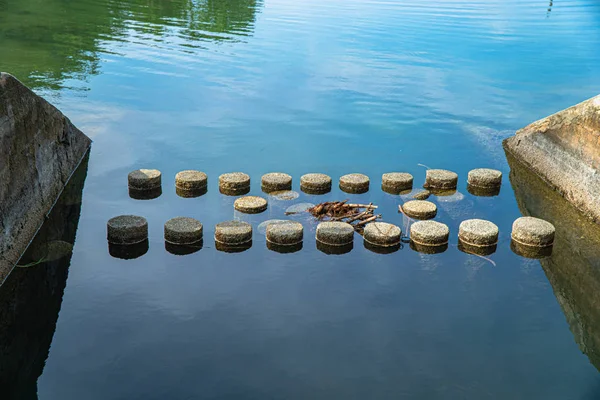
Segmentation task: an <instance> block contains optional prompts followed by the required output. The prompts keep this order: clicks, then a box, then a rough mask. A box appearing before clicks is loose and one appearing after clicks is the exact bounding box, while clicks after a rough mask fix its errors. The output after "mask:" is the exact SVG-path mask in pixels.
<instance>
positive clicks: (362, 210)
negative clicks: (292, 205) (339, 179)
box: [307, 200, 381, 233]
mask: <svg viewBox="0 0 600 400" xmlns="http://www.w3.org/2000/svg"><path fill="white" fill-rule="evenodd" d="M376 209H377V206H375V205H373V203H370V204H352V203H348V200H344V201H327V202H325V203H321V204H317V205H316V206H314V207H311V208H309V209H308V210H307V211H308V212H309V213H310V214H311V215H312V216H313V217H315V218H317V219H318V220H319V221H341V222H347V223H349V224H350V225H352V226H353V227H354V230H355V231H357V232H358V233H362V231H363V230H364V227H365V225H366V224H368V223H369V222H373V221H376V220H378V219H380V218H381V215H380V214H374V210H376Z"/></svg>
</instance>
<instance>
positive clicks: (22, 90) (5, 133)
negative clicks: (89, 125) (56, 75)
mask: <svg viewBox="0 0 600 400" xmlns="http://www.w3.org/2000/svg"><path fill="white" fill-rule="evenodd" d="M90 144H91V141H90V139H89V138H88V137H87V136H86V135H84V134H83V133H82V132H81V131H80V130H78V129H77V128H76V127H74V126H73V124H72V123H71V122H70V121H69V119H68V118H67V117H65V116H64V115H63V114H62V113H61V112H60V111H59V110H57V109H56V108H55V107H54V106H52V105H51V104H50V103H48V102H47V101H45V100H44V99H42V98H41V97H39V96H37V95H36V94H35V93H33V92H32V91H31V90H29V89H28V88H27V87H25V86H24V85H23V84H21V82H19V81H18V80H17V79H16V78H14V77H13V76H11V75H9V74H6V73H0V283H1V282H2V281H3V279H4V277H5V276H6V275H7V273H8V272H10V270H11V269H12V266H13V265H14V264H15V263H16V262H17V261H18V259H19V257H20V256H21V254H23V252H24V251H25V249H26V248H27V246H28V244H29V242H30V241H31V239H32V238H33V237H34V236H35V234H36V232H37V230H38V229H39V228H40V226H41V225H42V224H43V222H44V218H45V216H46V215H47V214H48V212H49V211H50V209H51V208H52V205H53V204H54V203H55V201H56V199H57V198H58V196H59V195H60V193H61V192H62V190H63V188H64V187H65V185H66V184H67V182H68V180H69V178H70V176H71V174H72V173H73V171H74V170H75V169H76V168H77V166H78V165H79V164H80V162H81V160H82V158H83V157H84V155H85V154H86V152H87V150H88V149H89V147H90Z"/></svg>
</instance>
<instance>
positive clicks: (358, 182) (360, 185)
mask: <svg viewBox="0 0 600 400" xmlns="http://www.w3.org/2000/svg"><path fill="white" fill-rule="evenodd" d="M369 185H370V180H369V177H368V176H366V175H363V174H348V175H344V176H342V177H341V178H340V189H341V190H342V191H343V192H346V193H352V194H361V193H366V192H368V191H369Z"/></svg>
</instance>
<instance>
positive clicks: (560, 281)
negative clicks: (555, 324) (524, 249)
mask: <svg viewBox="0 0 600 400" xmlns="http://www.w3.org/2000/svg"><path fill="white" fill-rule="evenodd" d="M507 158H508V162H509V165H510V182H511V184H512V187H513V189H514V191H515V197H516V199H517V203H518V205H519V209H520V210H521V213H522V214H523V215H527V216H533V217H538V218H543V219H545V220H548V221H550V222H552V223H553V224H554V226H555V227H556V238H555V241H554V246H553V251H552V255H551V256H550V257H548V258H544V259H542V260H540V264H541V266H542V268H543V269H544V272H545V273H546V276H547V277H548V281H549V282H550V284H551V285H552V288H553V290H554V295H555V296H556V300H557V301H558V303H559V304H560V307H561V308H562V310H563V313H564V314H565V318H566V320H567V322H568V324H569V327H570V329H571V332H572V333H573V337H574V339H575V341H576V342H577V344H578V345H579V348H580V349H581V351H582V352H584V353H585V354H586V355H587V356H588V358H589V359H590V361H591V363H592V364H593V365H594V366H595V367H596V368H597V369H598V370H600V225H598V224H596V223H594V222H593V221H590V220H589V219H587V218H586V217H585V216H583V215H582V214H581V213H580V212H579V211H578V210H576V209H575V208H574V207H573V205H572V204H570V203H569V202H567V201H566V200H565V199H564V198H563V197H562V196H561V195H560V194H559V193H557V192H556V191H555V190H553V189H552V188H551V187H549V186H548V185H547V184H546V183H545V182H543V181H542V180H541V179H540V178H539V177H538V176H536V175H535V174H534V173H533V172H532V171H530V170H529V169H528V168H527V167H526V166H524V165H523V164H521V163H520V162H519V161H517V160H516V159H515V158H513V157H512V156H511V154H510V153H507Z"/></svg>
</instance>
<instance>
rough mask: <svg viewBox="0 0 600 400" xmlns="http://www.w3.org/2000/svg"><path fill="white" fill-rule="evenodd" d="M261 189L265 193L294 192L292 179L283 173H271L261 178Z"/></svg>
mask: <svg viewBox="0 0 600 400" xmlns="http://www.w3.org/2000/svg"><path fill="white" fill-rule="evenodd" d="M261 188H262V191H263V192H265V193H271V192H278V191H283V190H292V177H291V176H290V175H288V174H284V173H283V172H271V173H268V174H265V175H263V176H262V178H261Z"/></svg>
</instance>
